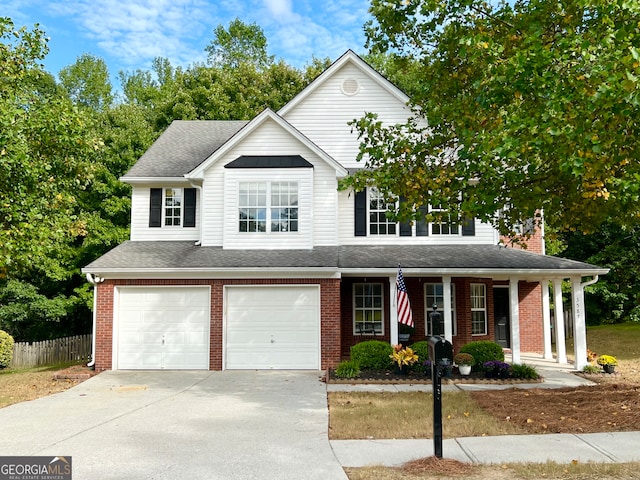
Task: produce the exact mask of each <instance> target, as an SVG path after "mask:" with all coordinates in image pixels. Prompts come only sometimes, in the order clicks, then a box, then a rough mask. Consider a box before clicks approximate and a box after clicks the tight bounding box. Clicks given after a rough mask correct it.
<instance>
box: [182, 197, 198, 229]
mask: <svg viewBox="0 0 640 480" xmlns="http://www.w3.org/2000/svg"><path fill="white" fill-rule="evenodd" d="M183 225H184V226H185V227H195V226H196V189H195V188H185V189H184V222H183Z"/></svg>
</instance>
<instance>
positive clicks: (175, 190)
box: [160, 187, 184, 228]
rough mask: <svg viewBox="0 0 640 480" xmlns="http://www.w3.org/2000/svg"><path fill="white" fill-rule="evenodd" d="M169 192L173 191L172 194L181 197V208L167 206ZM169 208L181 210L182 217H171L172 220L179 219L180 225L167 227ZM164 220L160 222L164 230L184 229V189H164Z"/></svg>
mask: <svg viewBox="0 0 640 480" xmlns="http://www.w3.org/2000/svg"><path fill="white" fill-rule="evenodd" d="M167 190H171V191H172V192H178V193H179V195H180V206H179V207H175V206H174V207H170V206H168V205H167ZM168 208H172V209H175V208H178V209H179V210H180V215H179V216H178V217H176V216H171V217H170V218H178V220H179V221H180V223H179V224H178V225H174V224H173V223H172V224H171V225H167V209H168ZM161 211H162V218H161V220H160V222H161V227H162V228H182V225H183V223H184V189H183V188H174V187H164V188H163V189H162V210H161Z"/></svg>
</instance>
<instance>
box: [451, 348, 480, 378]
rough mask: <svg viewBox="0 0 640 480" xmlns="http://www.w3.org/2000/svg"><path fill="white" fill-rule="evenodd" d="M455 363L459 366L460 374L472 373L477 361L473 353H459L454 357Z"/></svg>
mask: <svg viewBox="0 0 640 480" xmlns="http://www.w3.org/2000/svg"><path fill="white" fill-rule="evenodd" d="M453 363H455V364H456V365H457V366H458V370H459V371H460V375H469V374H470V373H471V367H472V366H473V364H474V363H476V362H475V359H474V358H473V355H471V354H469V353H458V354H456V356H455V357H453Z"/></svg>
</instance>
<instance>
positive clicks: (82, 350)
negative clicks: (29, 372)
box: [11, 334, 91, 368]
mask: <svg viewBox="0 0 640 480" xmlns="http://www.w3.org/2000/svg"><path fill="white" fill-rule="evenodd" d="M90 355H91V335H90V334H88V335H77V336H75V337H64V338H56V339H55V340H44V341H42V342H32V343H29V342H20V343H16V344H14V346H13V361H12V362H11V367H13V368H28V367H39V366H41V365H56V364H59V363H67V362H81V361H89V357H90Z"/></svg>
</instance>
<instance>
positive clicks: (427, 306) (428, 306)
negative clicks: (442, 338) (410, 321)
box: [424, 282, 458, 337]
mask: <svg viewBox="0 0 640 480" xmlns="http://www.w3.org/2000/svg"><path fill="white" fill-rule="evenodd" d="M429 285H442V286H443V290H444V285H443V283H442V282H427V283H425V284H424V312H425V314H424V330H425V334H426V335H427V336H430V335H432V333H431V332H429V314H430V313H431V312H433V303H430V302H427V287H428V286H429ZM442 300H443V307H444V297H442ZM436 311H437V312H439V313H440V315H442V316H443V319H444V310H443V308H440V307H439V306H438V309H437V310H436ZM457 313H458V312H457V311H456V285H455V284H454V283H452V284H451V332H452V333H451V335H452V336H454V337H455V336H457V335H458V319H457V316H458V315H457ZM442 335H444V332H442Z"/></svg>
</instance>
